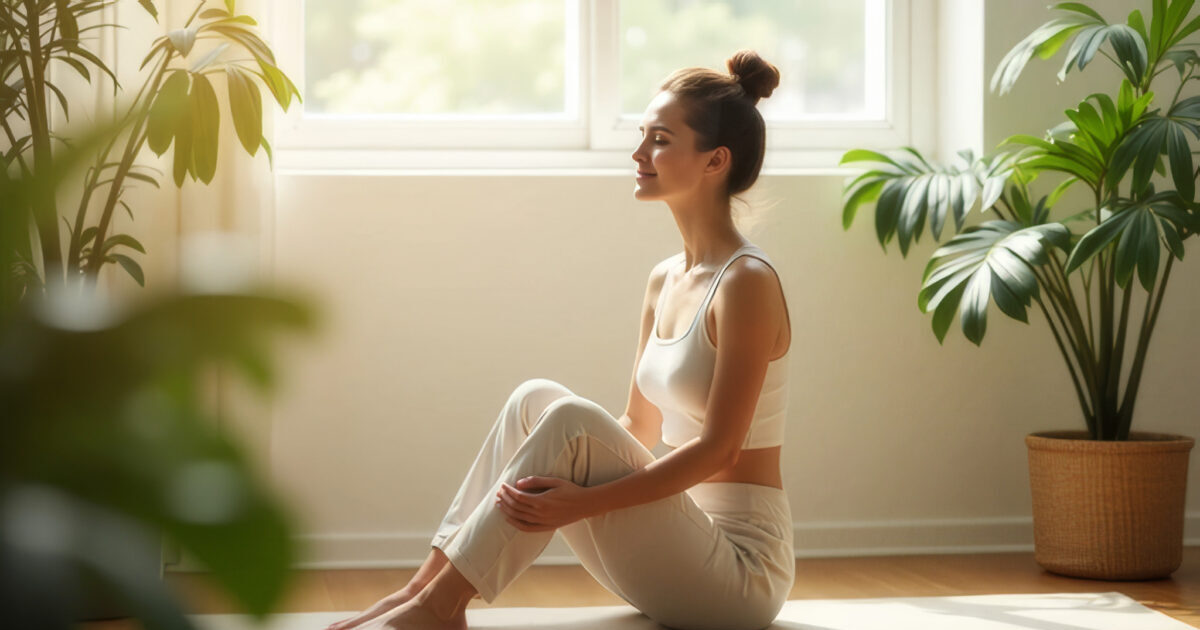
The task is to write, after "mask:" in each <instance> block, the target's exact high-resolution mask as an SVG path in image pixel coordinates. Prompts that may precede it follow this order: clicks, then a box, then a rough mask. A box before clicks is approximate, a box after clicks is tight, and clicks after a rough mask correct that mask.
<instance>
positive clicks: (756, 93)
mask: <svg viewBox="0 0 1200 630" xmlns="http://www.w3.org/2000/svg"><path fill="white" fill-rule="evenodd" d="M725 67H727V68H729V74H732V75H733V79H734V80H735V81H737V82H738V84H739V85H741V86H742V89H743V90H745V91H746V96H747V97H748V98H749V99H750V100H751V101H752V102H754V103H756V104H757V103H758V100H759V99H762V98H767V97H768V96H770V95H771V93H772V92H774V91H775V88H777V87H779V69H778V68H776V67H775V66H774V65H772V64H770V63H767V61H766V60H765V59H763V58H762V57H760V56H758V53H756V52H754V51H753V50H739V51H737V52H735V53H733V56H732V57H730V58H729V59H728V60H726V61H725Z"/></svg>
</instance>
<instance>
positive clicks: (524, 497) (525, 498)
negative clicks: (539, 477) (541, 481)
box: [496, 483, 539, 508]
mask: <svg viewBox="0 0 1200 630" xmlns="http://www.w3.org/2000/svg"><path fill="white" fill-rule="evenodd" d="M496 496H497V497H508V498H510V499H512V500H513V501H516V502H517V503H520V504H521V505H524V506H526V507H528V508H536V507H537V506H538V505H539V499H538V497H536V496H533V495H532V494H529V493H528V492H524V491H521V490H517V489H516V488H514V487H512V486H510V485H508V484H506V483H502V484H500V492H499V493H497V494H496Z"/></svg>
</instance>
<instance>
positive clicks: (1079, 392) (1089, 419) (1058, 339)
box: [1036, 297, 1096, 435]
mask: <svg viewBox="0 0 1200 630" xmlns="http://www.w3.org/2000/svg"><path fill="white" fill-rule="evenodd" d="M1036 300H1037V303H1038V306H1039V307H1040V308H1041V309H1042V315H1044V316H1045V317H1046V321H1047V322H1048V323H1049V324H1050V332H1052V333H1054V342H1055V343H1056V344H1058V351H1059V353H1061V354H1062V358H1063V361H1065V362H1066V363H1067V372H1068V373H1070V374H1071V382H1072V383H1073V384H1074V385H1075V396H1077V397H1078V398H1079V409H1080V410H1081V411H1083V420H1084V422H1085V423H1087V428H1088V433H1089V434H1092V435H1095V433H1096V417H1095V412H1093V411H1091V409H1090V408H1089V407H1088V402H1087V398H1086V397H1085V396H1084V394H1083V387H1082V386H1081V385H1080V384H1079V376H1078V375H1077V374H1076V373H1075V365H1074V364H1073V363H1072V362H1071V355H1070V353H1068V352H1067V348H1066V346H1064V345H1063V341H1062V336H1060V335H1059V333H1058V329H1057V328H1055V326H1054V322H1053V320H1052V319H1051V318H1050V313H1049V311H1047V310H1046V304H1045V303H1043V302H1042V299H1041V298H1040V297H1039V298H1036ZM1081 367H1082V365H1081Z"/></svg>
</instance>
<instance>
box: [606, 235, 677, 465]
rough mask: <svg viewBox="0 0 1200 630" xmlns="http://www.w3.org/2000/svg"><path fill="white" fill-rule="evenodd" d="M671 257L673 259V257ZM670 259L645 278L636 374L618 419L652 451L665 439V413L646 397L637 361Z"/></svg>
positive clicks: (644, 347)
mask: <svg viewBox="0 0 1200 630" xmlns="http://www.w3.org/2000/svg"><path fill="white" fill-rule="evenodd" d="M672 258H674V257H673V256H672ZM670 260H671V258H667V259H666V260H663V261H661V262H659V263H658V264H657V265H655V266H654V269H651V270H650V277H649V278H648V279H647V280H646V292H645V294H644V295H643V296H642V312H641V324H640V325H639V329H640V330H639V333H638V345H637V351H636V352H634V353H633V373H632V374H631V375H630V377H629V402H628V404H626V406H625V413H624V415H622V416H621V417H620V418H619V419H618V422H620V423H621V426H623V427H625V430H626V431H628V432H629V433H630V434H631V435H633V437H635V438H637V441H639V442H641V443H642V445H643V446H645V447H646V450H651V449H653V448H654V447H655V446H657V445H658V442H659V441H660V440H661V439H662V413H661V412H659V410H658V407H655V406H654V404H653V403H651V402H650V401H648V400H646V397H645V396H643V395H642V390H640V389H638V386H637V369H638V363H640V362H641V360H642V353H643V352H645V350H646V342H647V340H648V339H649V338H650V330H651V329H652V328H653V327H654V309H655V307H656V306H657V304H658V296H659V294H661V293H662V289H663V284H664V283H665V281H666V277H667V268H668V266H669V265H670Z"/></svg>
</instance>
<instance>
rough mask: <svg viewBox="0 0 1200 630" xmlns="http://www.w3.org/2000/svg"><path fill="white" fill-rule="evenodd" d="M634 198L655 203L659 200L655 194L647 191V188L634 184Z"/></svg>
mask: <svg viewBox="0 0 1200 630" xmlns="http://www.w3.org/2000/svg"><path fill="white" fill-rule="evenodd" d="M633 198H634V199H639V200H641V201H655V200H657V199H658V197H657V196H656V195H655V194H654V193H652V192H650V191H648V190H646V189H645V188H642V187H641V186H638V185H636V184H634V187H633Z"/></svg>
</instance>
